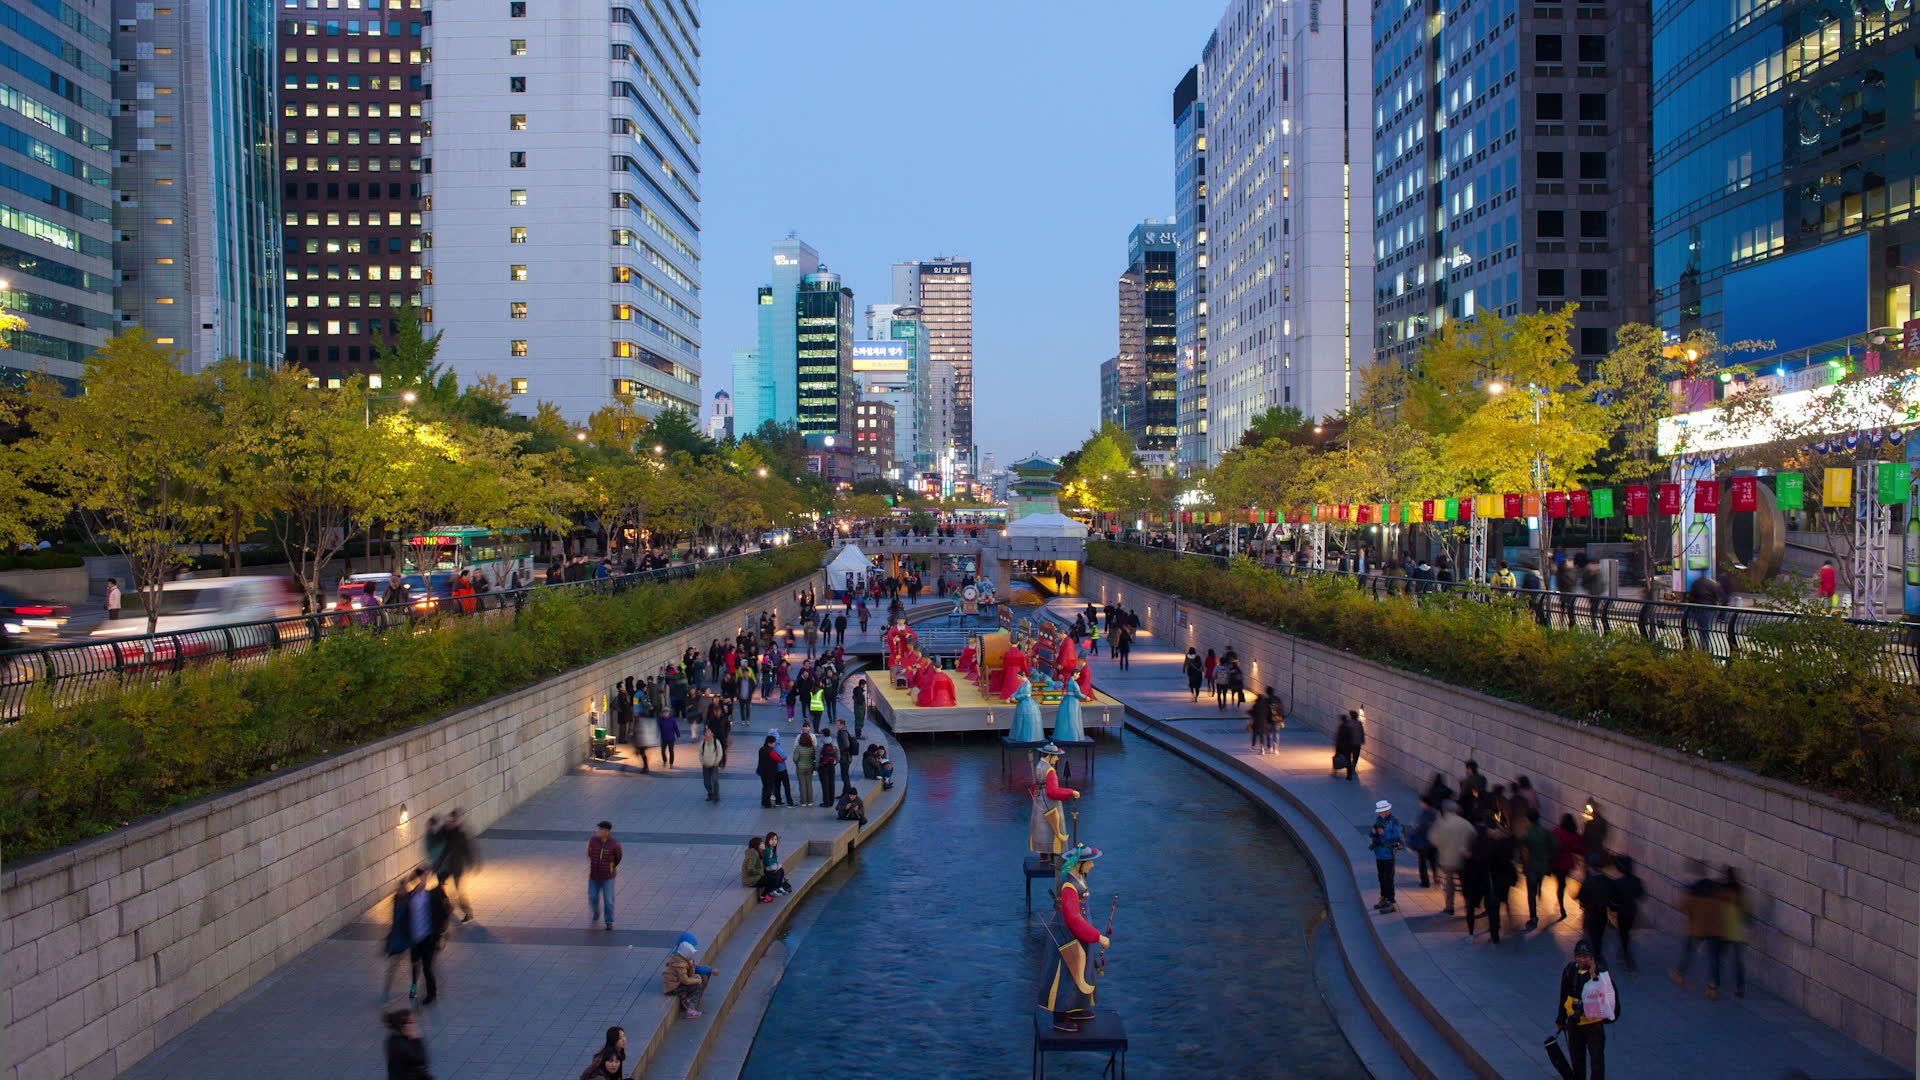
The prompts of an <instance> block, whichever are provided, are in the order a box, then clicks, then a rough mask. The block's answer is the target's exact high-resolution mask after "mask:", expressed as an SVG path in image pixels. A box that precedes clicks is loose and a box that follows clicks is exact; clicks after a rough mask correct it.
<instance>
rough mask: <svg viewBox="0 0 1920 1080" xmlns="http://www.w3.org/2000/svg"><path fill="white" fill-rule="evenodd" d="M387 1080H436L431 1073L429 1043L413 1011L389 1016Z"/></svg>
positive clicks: (399, 1010) (405, 1010) (404, 1011)
mask: <svg viewBox="0 0 1920 1080" xmlns="http://www.w3.org/2000/svg"><path fill="white" fill-rule="evenodd" d="M387 1080H433V1073H431V1072H429V1071H428V1070H427V1043H426V1040H424V1039H422V1038H421V1037H420V1019H419V1017H417V1016H415V1015H414V1012H413V1010H412V1009H395V1010H393V1011H392V1012H389V1013H388V1014H387Z"/></svg>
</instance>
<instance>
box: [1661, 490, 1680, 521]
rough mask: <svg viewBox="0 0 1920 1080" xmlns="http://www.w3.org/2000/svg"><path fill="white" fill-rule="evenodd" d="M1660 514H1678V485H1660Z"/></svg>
mask: <svg viewBox="0 0 1920 1080" xmlns="http://www.w3.org/2000/svg"><path fill="white" fill-rule="evenodd" d="M1660 512H1661V513H1662V514H1677V513H1679V512H1680V485H1679V484H1661V485H1660Z"/></svg>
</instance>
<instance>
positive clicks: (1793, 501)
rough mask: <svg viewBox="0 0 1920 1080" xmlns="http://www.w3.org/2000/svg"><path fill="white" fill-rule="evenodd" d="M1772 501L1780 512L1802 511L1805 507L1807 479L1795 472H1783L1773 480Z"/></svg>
mask: <svg viewBox="0 0 1920 1080" xmlns="http://www.w3.org/2000/svg"><path fill="white" fill-rule="evenodd" d="M1773 501H1775V502H1777V503H1779V504H1780V509H1782V510H1804V509H1806V506H1807V478H1806V477H1805V476H1802V475H1801V474H1799V473H1797V472H1783V473H1781V474H1780V475H1779V476H1777V477H1775V478H1774V481H1773Z"/></svg>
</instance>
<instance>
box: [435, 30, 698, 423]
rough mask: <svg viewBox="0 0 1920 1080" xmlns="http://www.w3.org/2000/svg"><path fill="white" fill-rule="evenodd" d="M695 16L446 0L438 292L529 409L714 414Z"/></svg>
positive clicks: (449, 333) (477, 356)
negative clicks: (704, 336)
mask: <svg viewBox="0 0 1920 1080" xmlns="http://www.w3.org/2000/svg"><path fill="white" fill-rule="evenodd" d="M699 29H700V19H699V6H698V5H697V4H695V3H693V2H692V0H656V2H654V3H649V4H641V5H634V6H632V7H628V6H624V5H616V6H615V7H614V8H612V18H611V19H609V18H608V9H607V8H606V7H605V6H604V5H593V4H588V3H585V2H584V0H490V2H487V3H477V4H449V5H445V6H443V7H439V8H437V9H436V10H435V11H434V26H433V30H432V35H433V41H432V45H433V50H434V51H433V62H432V63H431V64H430V65H429V68H428V71H429V75H430V76H431V80H432V99H433V100H432V104H431V106H430V108H429V109H428V112H429V114H430V116H429V119H430V120H431V121H432V124H433V129H432V130H433V134H432V137H431V138H430V139H429V141H428V145H429V148H430V150H431V152H432V161H433V168H432V171H431V174H430V176H429V179H428V184H427V194H428V196H429V197H430V200H431V209H430V210H429V211H428V212H427V218H426V227H427V234H428V238H429V247H428V251H427V258H426V263H427V267H426V269H427V273H428V274H429V275H430V278H431V283H430V284H429V285H428V286H427V288H426V297H427V304H428V306H429V307H430V308H431V309H432V312H433V316H434V329H439V330H444V331H445V332H446V338H445V340H444V341H443V342H442V343H441V349H440V355H441V356H442V357H443V358H444V359H445V360H446V361H447V362H448V363H449V364H450V365H451V366H452V367H453V368H454V370H456V371H457V372H458V373H459V375H460V377H461V380H462V381H463V382H471V381H473V380H475V379H477V378H480V377H482V376H490V377H493V378H495V379H498V380H500V381H501V382H502V383H504V384H505V386H506V387H507V388H508V389H509V390H510V392H511V393H512V394H513V395H515V398H514V400H515V405H514V406H513V408H514V411H515V412H520V413H531V412H533V411H534V403H535V402H538V401H550V402H553V403H554V404H556V405H557V406H559V408H560V410H561V412H562V413H563V414H564V415H565V416H566V417H567V418H568V419H569V420H572V421H575V422H578V421H580V420H583V419H585V418H586V416H587V415H588V414H590V413H592V412H594V411H595V410H597V409H599V408H601V407H603V406H606V405H608V404H610V403H612V402H614V401H615V400H618V399H626V400H631V401H632V402H633V403H634V404H635V405H637V406H639V407H640V408H641V409H642V411H647V412H651V411H656V410H659V409H663V408H669V407H672V408H678V409H683V410H685V411H686V412H687V413H688V414H690V415H694V416H697V415H699V411H700V369H701V362H700V294H699V289H700V243H701V241H700V201H699V200H700V187H699V185H700V157H699V154H700V129H699V122H700V113H699V108H700V100H699V89H700V83H699V58H700V43H699ZM609 76H610V77H609ZM602 162H606V163H610V165H611V169H610V171H603V170H602V168H601V166H600V164H598V163H602Z"/></svg>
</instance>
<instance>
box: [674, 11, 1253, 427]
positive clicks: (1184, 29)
mask: <svg viewBox="0 0 1920 1080" xmlns="http://www.w3.org/2000/svg"><path fill="white" fill-rule="evenodd" d="M1224 7H1225V4H1224V2H1220V0H1173V2H1171V3H1170V2H1168V0H1025V2H1016V0H976V2H972V3H963V2H944V3H943V2H935V0H823V2H820V3H813V4H790V3H784V2H775V0H706V2H705V3H704V4H702V11H701V15H702V18H703V19H704V24H703V28H702V31H701V52H702V64H703V71H702V88H701V93H702V129H703V130H702V140H703V141H702V150H703V153H704V155H705V157H704V161H703V162H702V165H703V170H702V180H703V183H704V190H703V195H704V196H705V198H704V200H703V202H702V204H701V205H702V210H703V212H704V215H705V220H704V223H703V224H704V229H703V232H702V236H703V242H704V259H703V267H704V281H703V284H702V300H703V309H704V310H703V319H702V327H703V338H704V344H703V348H702V353H703V356H704V360H705V369H706V372H705V375H706V381H705V396H706V398H707V399H709V400H711V398H712V396H713V392H714V391H715V390H719V389H723V388H727V387H728V386H730V384H731V383H732V380H733V372H732V358H733V351H734V350H735V349H740V348H749V347H751V346H752V345H753V341H754V290H755V289H756V288H757V287H758V286H760V285H761V284H764V283H765V281H766V278H767V273H768V269H769V266H770V263H771V255H770V253H769V245H771V244H772V243H773V241H775V240H777V239H779V238H780V237H783V236H785V235H786V234H787V231H788V230H790V229H792V230H797V231H798V232H799V234H800V238H801V239H803V240H805V241H807V242H808V243H810V244H812V245H813V246H814V247H815V248H817V249H819V251H820V257H821V259H822V260H823V261H824V262H826V264H827V265H828V267H829V268H831V269H833V270H834V271H836V272H838V273H839V274H840V275H841V277H842V278H843V279H844V281H845V282H846V284H847V285H848V286H849V287H851V288H852V289H853V290H854V299H855V301H856V302H857V303H858V304H859V306H860V308H861V310H862V311H864V310H865V307H866V305H867V304H870V303H879V302H884V301H886V300H888V299H890V297H889V296H888V295H887V294H888V293H889V292H890V291H891V288H892V286H891V279H890V275H891V267H892V264H893V263H895V262H898V261H906V260H909V259H918V258H929V257H933V256H937V255H957V256H964V257H967V258H971V259H972V260H973V264H974V282H975V284H974V356H975V363H974V387H975V390H974V393H975V400H974V424H975V440H976V441H977V442H978V443H979V445H980V452H981V454H982V455H983V456H984V455H986V454H993V455H995V456H996V457H997V458H998V461H999V464H1001V465H1006V464H1008V463H1010V462H1012V461H1014V460H1016V459H1017V458H1019V457H1020V456H1023V455H1025V454H1026V453H1027V452H1028V451H1032V450H1038V451H1040V452H1042V453H1047V454H1059V453H1063V452H1065V451H1067V450H1070V449H1072V448H1073V447H1075V446H1077V445H1079V443H1080V441H1081V439H1082V438H1083V437H1084V436H1085V435H1086V433H1087V431H1088V430H1089V429H1090V428H1091V427H1092V426H1093V423H1094V420H1095V414H1096V413H1097V412H1098V407H1099V382H1098V373H1099V366H1100V362H1101V361H1102V360H1105V359H1106V358H1107V357H1109V356H1111V355H1113V352H1114V349H1115V343H1116V328H1115V320H1116V318H1117V311H1116V306H1115V305H1116V301H1115V293H1114V282H1115V280H1116V279H1117V278H1118V277H1119V275H1120V272H1121V271H1122V270H1124V269H1125V268H1126V266H1125V263H1126V241H1127V233H1128V231H1129V230H1131V229H1132V227H1133V226H1134V225H1137V224H1139V223H1140V222H1141V221H1143V220H1145V219H1147V218H1150V217H1167V216H1169V215H1171V214H1172V212H1173V164H1172V145H1173V117H1172V96H1173V87H1174V84H1175V83H1177V82H1178V81H1179V80H1180V77H1181V76H1182V75H1183V74H1185V73H1186V70H1187V68H1188V67H1190V66H1192V65H1193V64H1194V63H1195V62H1197V61H1198V59H1199V56H1200V48H1201V46H1202V45H1204V44H1205V43H1206V40H1207V35H1208V34H1210V33H1211V32H1212V31H1213V27H1214V25H1215V24H1216V23H1217V21H1218V19H1219V17H1220V12H1221V11H1222V10H1223V9H1224ZM862 332H863V333H864V327H863V328H862Z"/></svg>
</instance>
